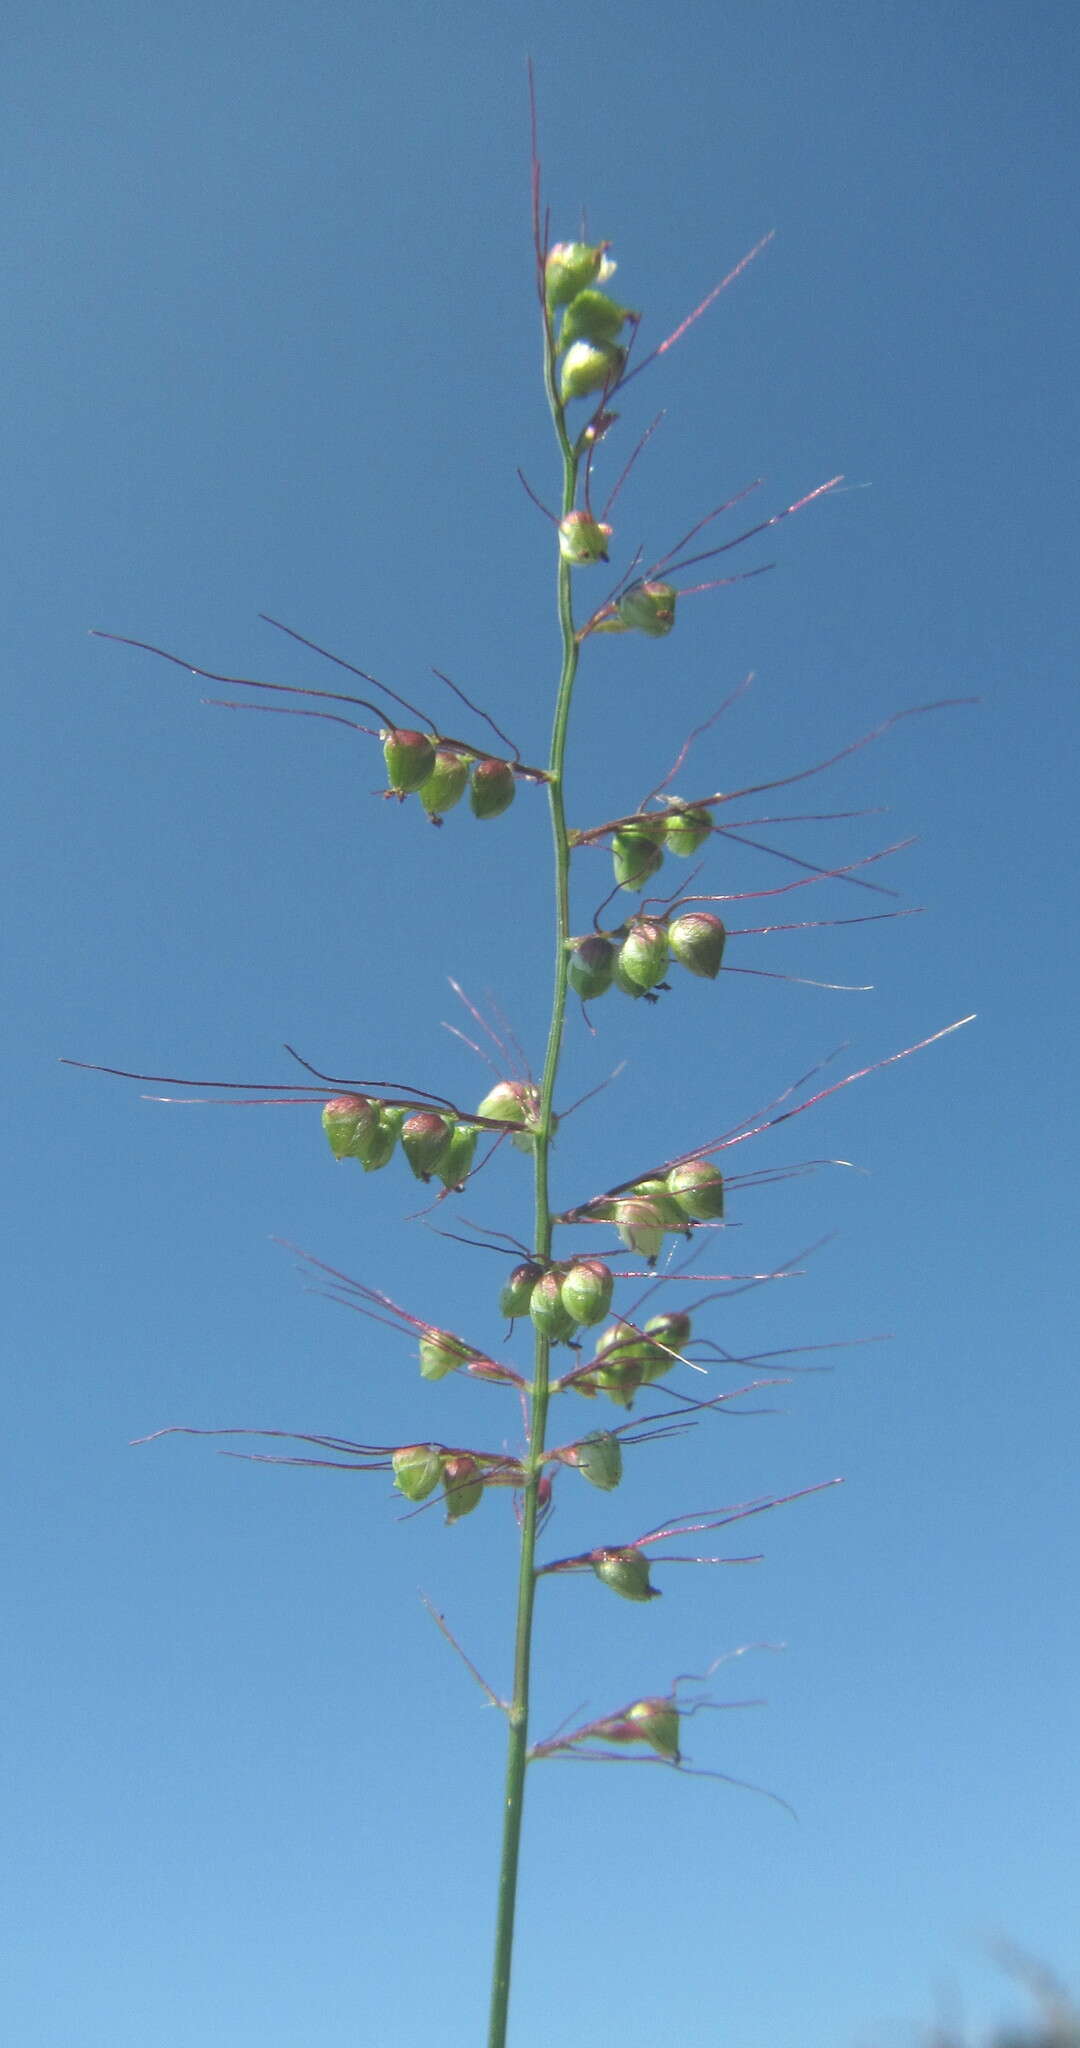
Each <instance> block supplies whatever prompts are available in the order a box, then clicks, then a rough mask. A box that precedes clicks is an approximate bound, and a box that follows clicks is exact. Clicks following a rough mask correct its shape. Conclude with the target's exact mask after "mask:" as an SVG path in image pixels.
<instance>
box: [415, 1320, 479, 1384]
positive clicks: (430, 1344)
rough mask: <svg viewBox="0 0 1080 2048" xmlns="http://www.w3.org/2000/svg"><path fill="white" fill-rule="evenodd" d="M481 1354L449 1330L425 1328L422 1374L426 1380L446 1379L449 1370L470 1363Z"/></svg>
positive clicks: (421, 1345) (422, 1341)
mask: <svg viewBox="0 0 1080 2048" xmlns="http://www.w3.org/2000/svg"><path fill="white" fill-rule="evenodd" d="M479 1356H480V1354H479V1352H478V1351H474V1350H473V1349H472V1348H471V1346H470V1345H468V1344H463V1343H462V1341H461V1338H460V1337H454V1336H452V1335H451V1333H450V1331H449V1330H425V1331H424V1334H423V1336H422V1337H421V1339H420V1375H421V1378H422V1379H425V1380H444V1379H445V1378H446V1375H447V1373H448V1372H455V1371H456V1370H457V1368H458V1367H459V1366H462V1365H468V1364H470V1363H471V1361H472V1360H473V1359H474V1358H478V1357H479Z"/></svg>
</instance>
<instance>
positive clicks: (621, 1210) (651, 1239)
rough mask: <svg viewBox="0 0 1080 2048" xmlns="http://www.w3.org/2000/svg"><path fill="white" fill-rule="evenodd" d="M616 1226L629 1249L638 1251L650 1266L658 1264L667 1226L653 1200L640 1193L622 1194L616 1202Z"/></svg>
mask: <svg viewBox="0 0 1080 2048" xmlns="http://www.w3.org/2000/svg"><path fill="white" fill-rule="evenodd" d="M615 1228H616V1229H617V1231H618V1233H619V1236H620V1237H621V1238H622V1241H623V1243H624V1245H625V1246H626V1248H627V1250H628V1251H632V1252H637V1254H638V1256H639V1257H640V1258H643V1259H644V1260H645V1263H646V1265H648V1266H654V1265H655V1264H656V1261H657V1258H658V1256H659V1253H660V1247H661V1245H662V1244H663V1242H664V1231H665V1229H666V1228H667V1226H666V1224H664V1223H663V1222H661V1220H660V1217H659V1216H658V1214H657V1212H656V1208H655V1206H654V1205H653V1203H652V1202H647V1201H645V1200H643V1198H642V1197H641V1196H640V1195H622V1196H620V1198H619V1200H618V1201H617V1202H616V1204H615Z"/></svg>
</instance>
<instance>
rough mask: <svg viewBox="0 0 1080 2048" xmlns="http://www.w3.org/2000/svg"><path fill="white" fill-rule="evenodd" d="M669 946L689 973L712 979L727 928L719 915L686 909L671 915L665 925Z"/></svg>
mask: <svg viewBox="0 0 1080 2048" xmlns="http://www.w3.org/2000/svg"><path fill="white" fill-rule="evenodd" d="M668 938H669V939H670V941H671V950H672V952H673V953H674V955H675V958H676V960H678V961H679V963H680V965H681V966H683V967H688V968H689V969H690V972H691V974H700V975H703V976H704V977H705V979H706V980H707V981H715V979H716V977H717V975H718V974H719V972H720V965H721V962H722V960H723V958H724V944H725V941H726V939H727V932H726V931H725V929H724V926H723V923H722V922H721V920H720V918H718V917H714V916H713V915H712V912H711V911H709V910H687V911H684V913H683V915H682V916H681V917H676V918H673V919H672V921H671V924H670V926H669V928H668Z"/></svg>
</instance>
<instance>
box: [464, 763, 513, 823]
mask: <svg viewBox="0 0 1080 2048" xmlns="http://www.w3.org/2000/svg"><path fill="white" fill-rule="evenodd" d="M516 795H517V782H516V780H515V777H514V771H513V769H512V768H511V766H510V763H509V761H497V760H495V759H493V758H489V759H487V760H484V761H478V762H477V764H476V766H475V768H474V769H473V772H472V787H471V789H470V791H469V803H470V804H471V806H472V812H473V816H474V817H475V818H499V817H501V816H502V813H503V812H504V811H508V810H509V808H510V806H511V804H512V803H513V801H514V798H515V796H516Z"/></svg>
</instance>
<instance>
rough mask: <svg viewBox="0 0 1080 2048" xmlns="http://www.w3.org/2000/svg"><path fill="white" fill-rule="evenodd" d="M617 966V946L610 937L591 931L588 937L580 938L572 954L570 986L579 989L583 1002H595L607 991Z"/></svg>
mask: <svg viewBox="0 0 1080 2048" xmlns="http://www.w3.org/2000/svg"><path fill="white" fill-rule="evenodd" d="M614 967H615V948H614V946H613V945H612V943H611V940H610V939H602V938H601V937H600V935H599V933H598V932H590V933H589V935H588V937H587V938H584V939H579V941H578V943H577V945H576V946H575V947H574V950H573V953H572V954H571V956H570V986H571V988H574V989H576V990H577V993H578V995H579V996H580V997H581V1000H582V1002H583V1003H591V1002H595V1000H596V998H597V996H602V995H605V994H606V993H607V990H608V989H609V988H610V987H611V977H612V974H613V972H614Z"/></svg>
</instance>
